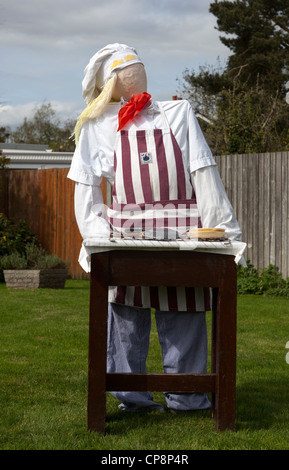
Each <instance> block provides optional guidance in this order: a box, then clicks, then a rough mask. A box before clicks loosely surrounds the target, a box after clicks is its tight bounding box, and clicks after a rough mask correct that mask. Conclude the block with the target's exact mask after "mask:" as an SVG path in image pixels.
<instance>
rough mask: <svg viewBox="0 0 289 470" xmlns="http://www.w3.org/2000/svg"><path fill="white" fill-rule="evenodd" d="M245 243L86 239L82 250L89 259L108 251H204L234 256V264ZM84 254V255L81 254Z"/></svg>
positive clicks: (239, 256)
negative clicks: (93, 255) (93, 254)
mask: <svg viewBox="0 0 289 470" xmlns="http://www.w3.org/2000/svg"><path fill="white" fill-rule="evenodd" d="M245 248H246V243H244V242H240V241H236V240H228V239H226V240H222V241H200V240H194V239H184V240H183V239H177V240H148V239H146V240H142V239H133V238H128V239H126V238H110V239H107V238H87V239H85V240H84V241H83V244H82V249H83V251H84V252H85V253H86V255H87V257H89V256H90V255H91V254H92V253H99V252H103V251H110V250H123V249H124V250H136V249H137V250H140V249H141V250H162V251H164V250H165V251H169V250H180V251H184V250H187V251H193V250H195V251H205V252H210V253H219V254H226V255H234V256H235V262H236V263H239V262H240V261H241V259H242V257H243V253H244V251H245ZM83 254H84V253H83Z"/></svg>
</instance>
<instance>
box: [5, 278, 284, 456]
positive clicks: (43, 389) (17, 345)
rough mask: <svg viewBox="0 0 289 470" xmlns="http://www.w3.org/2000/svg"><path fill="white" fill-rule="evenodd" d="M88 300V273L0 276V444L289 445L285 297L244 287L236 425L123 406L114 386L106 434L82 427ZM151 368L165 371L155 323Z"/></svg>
mask: <svg viewBox="0 0 289 470" xmlns="http://www.w3.org/2000/svg"><path fill="white" fill-rule="evenodd" d="M88 304H89V282H88V281H72V280H69V281H67V283H66V287H65V289H63V290H49V289H38V290H35V291H25V290H19V291H8V290H7V288H6V286H5V285H4V284H0V324H1V328H0V353H1V355H0V359H1V361H0V374H1V375H0V387H1V389H0V407H1V413H0V449H2V450H206V449H210V450H218V449H219V450H226V449H230V450H253V449H256V450H273V449H274V450H277V449H283V450H288V449H289V426H288V423H289V400H288V395H289V394H288V384H289V380H288V379H289V364H287V362H286V360H285V358H286V354H287V352H288V349H287V350H286V348H285V346H286V343H287V341H289V300H288V299H286V298H281V297H278V298H275V297H269V296H268V297H264V296H253V295H244V296H239V297H238V333H237V338H238V344H237V407H236V408H237V409H236V424H237V427H236V432H224V433H217V432H216V430H215V423H214V421H213V420H211V419H210V413H209V411H200V412H195V413H185V414H183V415H172V414H171V413H169V412H165V413H157V412H152V413H150V414H146V413H139V414H133V413H123V412H121V411H119V410H118V402H117V401H116V400H115V399H114V398H113V397H112V396H111V395H109V394H108V398H107V432H106V435H105V436H100V435H98V434H96V433H90V432H88V431H87V430H86V400H87V345H88ZM210 322H211V319H210V314H208V326H210ZM148 369H149V370H151V371H155V372H157V371H161V360H160V347H159V344H158V339H157V333H156V330H155V327H153V330H152V334H151V347H150V353H149V359H148ZM154 396H155V398H156V400H158V401H161V402H162V403H163V404H164V398H163V396H162V394H160V393H159V394H157V393H156V394H154Z"/></svg>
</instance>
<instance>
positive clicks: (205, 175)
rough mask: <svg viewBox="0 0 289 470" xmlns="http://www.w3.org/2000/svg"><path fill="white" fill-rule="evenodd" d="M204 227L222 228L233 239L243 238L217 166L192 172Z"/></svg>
mask: <svg viewBox="0 0 289 470" xmlns="http://www.w3.org/2000/svg"><path fill="white" fill-rule="evenodd" d="M191 181H192V184H193V186H194V189H195V193H196V198H197V204H198V210H199V213H200V217H201V222H202V226H203V228H222V229H225V231H226V235H227V237H228V238H229V239H231V240H241V237H242V232H241V229H240V227H239V224H238V222H237V219H236V216H235V213H234V210H233V208H232V205H231V203H230V201H229V199H228V196H227V194H226V191H225V188H224V185H223V182H222V180H221V177H220V175H219V172H218V170H217V167H216V166H207V167H204V168H200V169H199V170H197V171H194V172H193V173H191Z"/></svg>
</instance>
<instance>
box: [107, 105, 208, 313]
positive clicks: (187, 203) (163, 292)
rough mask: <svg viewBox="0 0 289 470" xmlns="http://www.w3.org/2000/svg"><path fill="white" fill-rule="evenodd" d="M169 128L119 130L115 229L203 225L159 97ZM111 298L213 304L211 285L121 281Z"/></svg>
mask: <svg viewBox="0 0 289 470" xmlns="http://www.w3.org/2000/svg"><path fill="white" fill-rule="evenodd" d="M157 104H158V107H159V110H160V112H161V116H162V121H163V128H162V129H148V130H121V131H120V132H118V133H117V138H116V144H115V152H114V170H115V180H114V187H113V192H112V196H113V203H112V205H111V207H110V208H109V209H108V211H107V218H108V221H109V222H110V224H111V227H112V230H113V231H114V232H115V233H120V234H122V235H123V236H125V237H126V236H131V235H133V236H135V238H140V237H141V236H145V238H157V239H166V238H176V237H181V236H183V235H184V234H185V233H186V231H187V230H188V229H189V228H196V227H201V222H200V217H199V215H198V208H197V201H196V196H195V192H194V189H193V186H192V184H191V181H190V174H189V172H188V170H187V168H186V167H185V165H184V162H183V158H182V152H181V149H180V147H179V145H178V143H177V141H176V139H175V137H174V135H173V133H172V131H171V129H170V126H169V123H168V121H167V118H166V115H165V112H164V110H163V108H162V106H161V104H160V103H159V102H158V103H157ZM109 300H110V302H115V303H119V304H125V305H130V306H135V307H144V308H155V309H156V310H163V311H204V310H208V309H210V295H209V291H208V290H207V289H202V288H193V287H162V286H152V287H144V286H136V287H133V286H118V287H114V288H111V289H110V299H109Z"/></svg>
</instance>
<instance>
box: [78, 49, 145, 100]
mask: <svg viewBox="0 0 289 470" xmlns="http://www.w3.org/2000/svg"><path fill="white" fill-rule="evenodd" d="M137 63H141V64H142V61H141V59H140V58H139V56H138V54H137V51H136V50H135V49H134V48H133V47H130V46H127V45H125V44H118V43H114V44H108V45H107V46H105V47H104V48H103V49H100V50H99V51H98V52H97V53H96V54H94V56H93V57H92V58H91V59H90V61H89V63H88V65H87V66H86V68H85V70H84V79H83V81H82V96H83V98H84V101H85V103H86V104H89V103H90V102H91V101H93V100H94V99H95V98H97V97H98V95H99V94H100V93H101V91H102V90H103V88H104V86H105V85H106V83H107V80H108V79H109V78H110V77H111V76H112V75H113V74H114V72H115V71H116V70H119V69H122V68H124V67H127V66H128V65H132V64H137Z"/></svg>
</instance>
